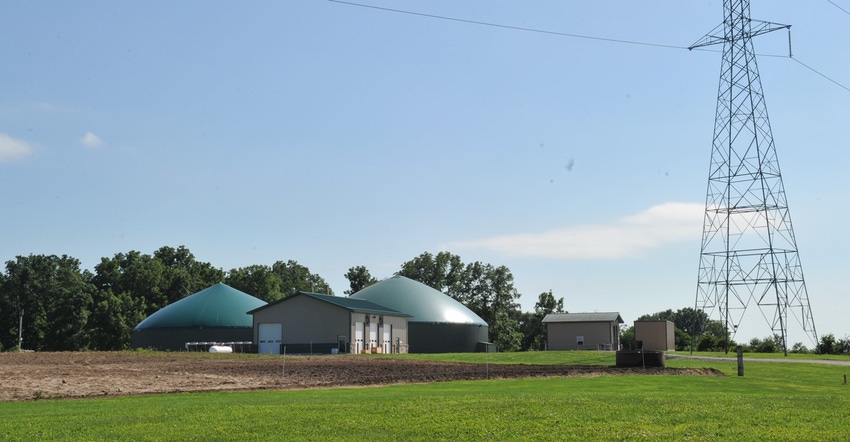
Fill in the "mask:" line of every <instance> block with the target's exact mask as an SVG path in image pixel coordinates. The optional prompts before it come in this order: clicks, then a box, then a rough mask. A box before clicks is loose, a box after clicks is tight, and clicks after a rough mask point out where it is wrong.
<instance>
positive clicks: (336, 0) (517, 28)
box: [328, 0, 850, 92]
mask: <svg viewBox="0 0 850 442" xmlns="http://www.w3.org/2000/svg"><path fill="white" fill-rule="evenodd" d="M328 1H330V2H333V3H340V4H344V5H350V6H357V7H360V8H368V9H376V10H379V11H386V12H394V13H397V14H406V15H415V16H418V17H426V18H433V19H437V20H447V21H454V22H459V23H467V24H474V25H479V26H490V27H494V28H502V29H511V30H514V31H523V32H534V33H537V34H547V35H557V36H559V37H569V38H581V39H585V40H596V41H605V42H609V43H620V44H630V45H639V46H650V47H656V48H666V49H686V50H688V49H689V48H688V47H686V46H675V45H667V44H659V43H647V42H642V41H635V40H623V39H617V38H606V37H597V36H592V35H582V34H572V33H567V32H557V31H547V30H543V29H535V28H527V27H522V26H511V25H503V24H499V23H490V22H484V21H478V20H468V19H463V18H456V17H449V16H445V15H436V14H425V13H423V12H415V11H407V10H404V9H393V8H385V7H382V6H375V5H368V4H365V3H355V2H349V1H344V0H328ZM827 1H828V2H830V3H832V4H833V5H835V7H837V8H838V9H841V10H842V11H844V12H847V11H846V10H844V9H843V8H841V7H840V6H838V5H836V4H835V3H833V2H832V1H831V0H827ZM847 13H848V14H850V12H847ZM693 50H694V51H703V52H720V51H718V50H714V49H705V48H694V49H693ZM756 55H758V56H759V57H774V58H790V59H792V60H794V61H796V62H797V63H800V65H802V66H804V67H806V68H807V69H809V70H810V71H812V72H814V73H816V74H818V75H820V76H821V77H823V78H824V79H826V80H828V81H829V82H831V83H833V84H835V85H836V86H838V87H840V88H842V89H844V90H846V91H847V92H850V88H848V87H847V86H844V85H843V84H841V83H839V82H837V81H835V80H833V79H832V78H829V77H827V76H826V75H825V74H823V73H821V72H819V71H817V70H816V69H814V68H812V67H811V66H809V65H807V64H805V63H803V62H802V61H800V60H797V59H796V58H793V57H791V56H790V54H789V55H774V54H756Z"/></svg>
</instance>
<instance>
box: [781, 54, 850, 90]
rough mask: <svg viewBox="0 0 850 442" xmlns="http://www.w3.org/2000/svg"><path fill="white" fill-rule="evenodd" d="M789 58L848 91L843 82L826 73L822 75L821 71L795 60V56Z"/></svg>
mask: <svg viewBox="0 0 850 442" xmlns="http://www.w3.org/2000/svg"><path fill="white" fill-rule="evenodd" d="M789 58H791V59H792V60H794V61H796V62H797V63H800V65H801V66H803V67H805V68H806V69H808V70H810V71H812V72H814V73H816V74H818V75H820V76H821V77H823V78H825V79H826V80H828V81H830V82H831V83H833V84H835V85H836V86H838V87H840V88H841V89H844V90H845V91H847V92H850V88H848V87H847V86H844V85H843V84H841V83H839V82H837V81H835V80H833V79H832V78H829V77H827V76H826V75H824V74H822V73H821V72H819V71H817V70H816V69H815V68H813V67H811V66H809V65H807V64H806V63H803V62H802V61H800V60H797V59H796V58H794V57H789Z"/></svg>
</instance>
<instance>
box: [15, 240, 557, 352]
mask: <svg viewBox="0 0 850 442" xmlns="http://www.w3.org/2000/svg"><path fill="white" fill-rule="evenodd" d="M397 274H399V275H403V276H406V277H409V278H411V279H414V280H416V281H419V282H422V283H424V284H426V285H429V286H431V287H433V288H435V289H437V290H440V291H442V292H443V293H446V294H447V295H449V296H451V297H453V298H454V299H456V300H458V301H459V302H461V303H462V304H464V305H465V306H467V307H468V308H469V309H470V310H472V311H473V312H475V313H476V314H477V315H479V316H480V317H481V318H482V319H484V320H485V321H486V322H487V323H488V324H489V326H490V327H489V330H490V336H489V339H490V340H491V342H494V343H496V344H497V346H498V348H499V349H500V350H501V351H516V350H529V349H538V350H539V349H544V348H545V342H546V335H545V327H544V326H543V323H542V319H543V317H544V316H545V315H546V314H548V313H555V312H563V305H564V300H563V298H561V299H558V300H556V299H555V297H554V295H553V294H552V292H551V291H549V292H543V293H541V294H540V295H539V297H538V301H537V303H536V304H535V308H534V311H533V312H522V311H521V310H520V306H519V303H518V302H517V300H518V299H519V298H520V293H519V292H518V291H517V290H516V289H515V288H514V286H513V275H512V274H511V272H510V270H509V269H508V268H507V267H505V266H493V265H491V264H487V263H481V262H473V263H467V264H464V263H463V262H462V261H461V259H460V257H458V256H457V255H452V254H450V253H447V252H440V253H438V254H436V255H432V254H431V253H427V252H426V253H423V254H421V255H419V256H417V257H415V258H414V259H412V260H410V261H407V262H405V263H403V264H402V265H401V268H400V270H399V271H398V272H397ZM345 277H346V278H347V279H348V280H349V284H350V287H349V289H348V290H346V291H345V294H346V295H350V294H353V293H355V292H357V291H358V290H360V289H362V288H364V287H367V286H369V285H371V284H374V283H375V282H378V280H377V279H376V278H374V277H373V276H372V275H371V274H370V273H369V271H368V269H366V268H365V267H364V266H355V267H351V268H350V269H349V270H348V272H347V273H346V274H345ZM219 282H224V283H225V284H227V285H229V286H231V287H233V288H235V289H237V290H241V291H243V292H245V293H248V294H251V295H253V296H255V297H257V298H259V299H262V300H264V301H266V302H272V301H275V300H278V299H281V298H283V297H285V296H288V295H289V294H291V293H293V292H294V291H310V292H318V293H327V294H333V291H332V290H331V288H330V287H329V285H328V284H327V282H326V281H325V280H324V278H322V277H321V276H320V275H318V274H314V273H312V272H310V270H309V269H308V268H307V267H305V266H303V265H301V264H299V263H298V262H297V261H294V260H288V261H277V262H275V263H274V264H272V265H271V266H268V265H251V266H247V267H242V268H235V269H231V270H230V271H227V272H225V271H224V270H222V269H220V268H216V267H215V266H213V265H212V264H210V263H208V262H201V261H198V260H196V259H195V256H194V255H193V254H192V253H191V252H190V251H189V249H187V248H186V247H184V246H180V247H177V248H174V247H169V246H164V247H161V248H159V249H157V250H156V251H155V252H153V254H143V253H141V252H138V251H130V252H127V253H117V254H115V255H114V256H112V257H111V258H101V260H100V262H99V263H98V264H97V265H95V267H94V271H93V272H92V271H89V270H85V269H81V268H80V261H79V260H77V259H76V258H73V257H69V256H67V255H62V256H56V255H29V256H17V257H15V259H14V260H10V261H7V262H6V266H5V272H4V273H2V274H0V350H4V349H5V350H9V349H13V348H16V347H17V346H18V343H19V341H18V339H19V332H20V333H21V334H20V338H21V341H22V342H23V347H24V348H27V349H31V350H36V351H76V350H104V351H108V350H124V349H127V348H129V346H130V338H131V334H132V330H133V327H135V326H136V325H137V324H138V323H139V322H141V321H142V320H144V319H145V318H146V317H147V316H149V315H151V314H153V313H154V312H156V311H158V310H160V309H161V308H163V307H165V306H167V305H169V304H171V303H174V302H176V301H179V300H180V299H183V298H185V297H186V296H189V295H191V294H193V293H196V292H198V291H200V290H203V289H205V288H207V287H209V286H212V285H214V284H216V283H219ZM21 319H22V320H23V327H19V324H20V322H21Z"/></svg>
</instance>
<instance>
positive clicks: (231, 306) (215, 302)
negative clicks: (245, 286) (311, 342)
mask: <svg viewBox="0 0 850 442" xmlns="http://www.w3.org/2000/svg"><path fill="white" fill-rule="evenodd" d="M265 303H266V302H265V301H263V300H262V299H258V298H255V297H253V296H251V295H249V294H247V293H245V292H242V291H239V290H236V289H235V288H233V287H230V286H229V285H227V284H224V283H218V284H216V285H214V286H211V287H207V288H205V289H203V290H201V291H200V292H198V293H195V294H193V295H189V296H187V297H185V298H183V299H181V300H179V301H176V302H174V303H171V304H169V305H167V306H165V307H163V308H161V309H159V310H158V311H156V312H155V313H153V314H152V315H150V316H148V317H147V318H145V320H144V321H142V322H140V323H139V324H138V325H136V327H135V328H133V331H140V330H149V329H163V328H165V329H168V328H214V327H224V328H240V327H245V328H251V327H253V318H251V315H249V314H248V313H247V312H248V310H251V309H255V308H257V307H260V306H262V305H264V304H265Z"/></svg>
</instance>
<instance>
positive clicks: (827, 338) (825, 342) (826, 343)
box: [818, 333, 835, 355]
mask: <svg viewBox="0 0 850 442" xmlns="http://www.w3.org/2000/svg"><path fill="white" fill-rule="evenodd" d="M818 353H820V354H822V355H831V354H835V335H833V334H832V333H827V334H825V335H821V337H820V343H818Z"/></svg>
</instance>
